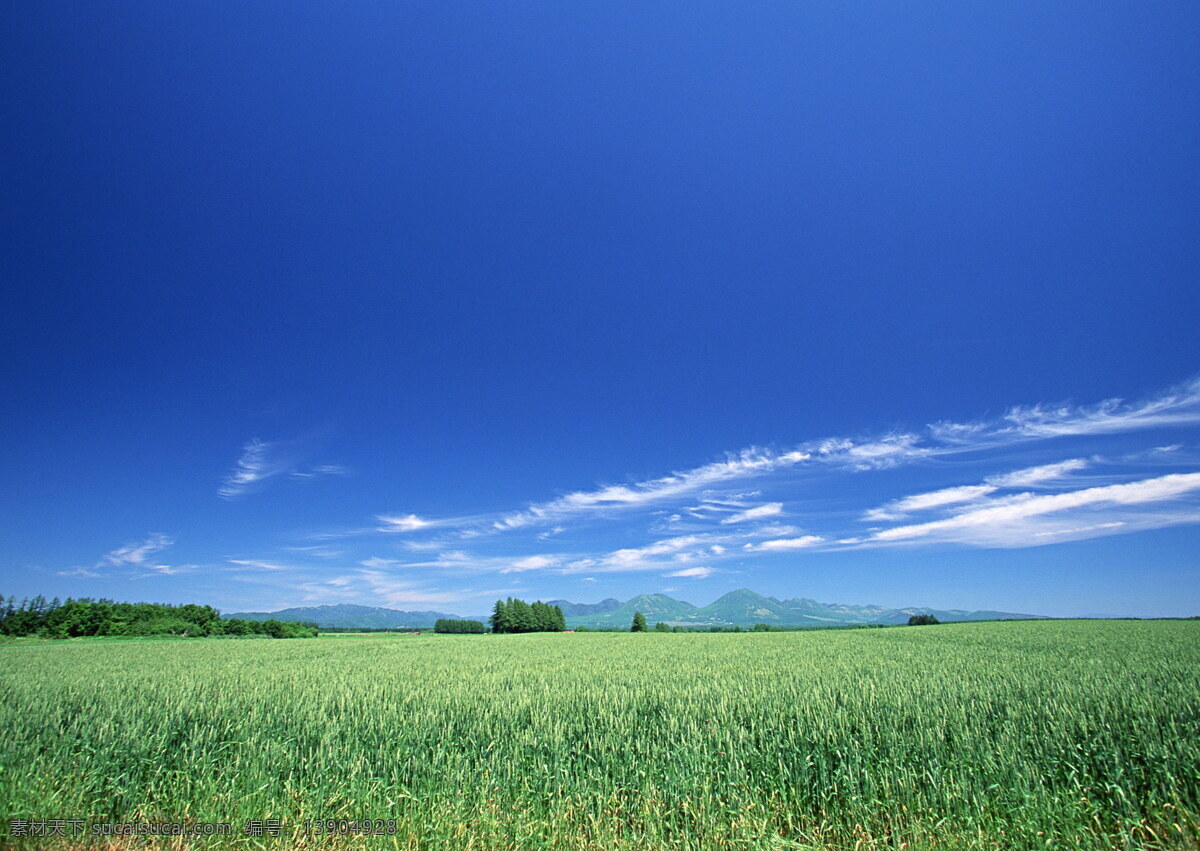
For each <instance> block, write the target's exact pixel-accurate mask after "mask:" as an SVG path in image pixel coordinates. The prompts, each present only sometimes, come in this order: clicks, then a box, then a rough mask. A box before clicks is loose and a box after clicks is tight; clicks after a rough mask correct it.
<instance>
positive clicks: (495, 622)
mask: <svg viewBox="0 0 1200 851" xmlns="http://www.w3.org/2000/svg"><path fill="white" fill-rule="evenodd" d="M509 600H510V601H511V600H512V598H511V597H510V598H509ZM488 622H489V623H490V624H491V626H492V632H495V633H501V632H508V626H509V618H508V604H507V603H505V602H504V601H503V600H497V601H496V605H494V606H492V616H491V617H490V618H488Z"/></svg>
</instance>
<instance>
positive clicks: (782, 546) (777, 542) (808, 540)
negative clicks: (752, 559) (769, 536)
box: [742, 535, 825, 553]
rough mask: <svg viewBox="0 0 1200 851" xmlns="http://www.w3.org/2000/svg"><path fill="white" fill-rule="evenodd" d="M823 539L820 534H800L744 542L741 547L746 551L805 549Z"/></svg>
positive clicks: (767, 551) (762, 551)
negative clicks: (796, 536)
mask: <svg viewBox="0 0 1200 851" xmlns="http://www.w3.org/2000/svg"><path fill="white" fill-rule="evenodd" d="M824 540H825V539H824V538H822V537H821V536H820V535H801V536H800V537H799V538H776V539H774V540H771V541H763V542H762V543H760V544H746V546H744V547H743V548H742V549H744V550H746V551H747V552H760V553H780V552H791V551H793V550H806V549H809V548H810V547H815V546H816V545H817V544H819V543H821V542H822V541H824Z"/></svg>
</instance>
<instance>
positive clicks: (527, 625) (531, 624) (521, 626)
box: [508, 599, 537, 632]
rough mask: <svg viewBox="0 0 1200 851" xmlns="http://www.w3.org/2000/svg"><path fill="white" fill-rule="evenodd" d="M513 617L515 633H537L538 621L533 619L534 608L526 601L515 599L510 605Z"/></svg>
mask: <svg viewBox="0 0 1200 851" xmlns="http://www.w3.org/2000/svg"><path fill="white" fill-rule="evenodd" d="M508 611H509V613H510V614H511V616H512V631H513V632H537V621H536V620H534V617H533V607H532V606H531V605H529V604H528V603H526V602H525V601H524V600H517V599H514V600H512V601H511V602H510V603H509V604H508Z"/></svg>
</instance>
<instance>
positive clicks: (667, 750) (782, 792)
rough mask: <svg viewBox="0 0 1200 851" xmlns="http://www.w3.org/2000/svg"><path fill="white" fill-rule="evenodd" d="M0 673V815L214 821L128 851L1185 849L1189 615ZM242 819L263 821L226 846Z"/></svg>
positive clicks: (412, 647)
mask: <svg viewBox="0 0 1200 851" xmlns="http://www.w3.org/2000/svg"><path fill="white" fill-rule="evenodd" d="M0 660H2V663H3V664H2V665H0V724H2V727H0V729H3V731H4V739H3V749H2V751H0V753H2V757H0V758H2V764H0V802H2V804H3V817H4V818H5V819H9V820H11V819H14V818H16V819H53V818H59V819H70V818H74V819H82V820H85V821H86V822H87V825H88V826H90V825H91V824H93V823H95V824H100V823H131V822H168V821H170V822H221V823H229V824H231V825H232V832H231V833H230V834H229V835H226V836H207V837H191V838H183V837H175V838H170V839H158V840H155V842H156V844H155V846H154V847H172V848H193V847H195V848H219V847H247V848H251V847H289V848H318V847H329V848H335V847H337V848H341V847H355V848H357V847H379V848H403V849H426V848H428V849H442V848H447V849H449V848H453V849H481V851H483V850H484V849H489V850H490V849H597V851H599V849H660V848H662V849H665V848H671V849H697V851H698V849H735V848H736V849H818V848H819V849H843V848H845V849H851V848H854V849H861V848H896V849H899V848H910V849H918V848H997V849H1023V848H1030V849H1032V848H1054V849H1097V848H1114V849H1123V848H1194V847H1197V846H1196V839H1197V837H1198V836H1200V822H1198V813H1200V622H1197V621H1160V622H1100V621H1066V622H1064V621H1059V622H1050V621H1047V622H1010V623H977V624H950V625H942V626H935V627H902V628H892V629H873V630H869V629H863V630H845V631H826V632H792V633H778V632H776V633H741V634H659V633H646V634H637V635H631V634H600V633H591V634H574V635H570V634H563V635H558V634H555V635H544V634H542V635H513V636H509V635H501V636H492V635H484V636H432V635H422V636H388V635H376V636H369V637H367V636H364V637H357V638H349V637H339V638H336V639H333V638H328V639H327V638H321V639H318V640H315V641H311V640H310V641H250V640H243V641H238V640H217V639H192V640H174V641H172V640H103V639H90V640H88V639H85V640H69V641H41V642H36V641H17V642H11V643H8V644H4V645H0ZM262 819H276V820H278V822H279V835H278V836H277V837H272V836H270V835H264V836H257V835H247V832H246V826H247V825H248V824H249V823H250V822H249V820H262ZM326 820H335V823H334V824H330V823H329V822H328V821H326ZM336 820H345V821H344V823H341V824H337V823H336ZM364 820H378V821H376V822H372V824H374V825H375V827H374V828H372V827H371V826H370V825H363V824H362V823H361V822H363V821H364ZM381 826H382V828H383V829H379V828H380V827H381ZM326 828H330V829H332V832H331V831H330V830H328V829H326ZM85 829H86V828H85ZM366 830H373V831H374V832H375V834H376V835H368V834H367V833H366V832H364V831H366ZM250 832H251V833H254V832H255V831H254V830H253V829H251V831H250ZM0 842H7V843H11V844H13V845H17V846H22V845H26V846H29V847H58V848H64V847H71V846H72V845H73V844H86V843H88V842H98V843H101V844H106V845H107V847H113V848H117V847H134V843H133V840H118V839H112V838H104V839H93V838H92V837H89V836H87V835H84V836H82V837H80V838H79V839H78V840H72V841H68V840H58V839H47V838H43V839H40V840H38V839H28V840H26V839H21V838H18V837H7V838H2V839H0ZM39 843H40V844H39Z"/></svg>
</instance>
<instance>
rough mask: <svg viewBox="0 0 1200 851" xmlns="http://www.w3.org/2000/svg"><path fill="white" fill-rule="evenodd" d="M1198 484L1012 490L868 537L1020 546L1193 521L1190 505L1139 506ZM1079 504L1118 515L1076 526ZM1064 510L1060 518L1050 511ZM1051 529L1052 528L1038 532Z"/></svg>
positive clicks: (1190, 479) (1192, 480)
mask: <svg viewBox="0 0 1200 851" xmlns="http://www.w3.org/2000/svg"><path fill="white" fill-rule="evenodd" d="M1196 490H1200V473H1173V474H1171V475H1166V476H1159V477H1157V478H1152V479H1145V480H1143V481H1139V482H1129V483H1125V484H1115V485H1104V486H1100V487H1094V488H1085V489H1083V490H1077V491H1071V492H1068V493H1057V494H1041V495H1035V494H1031V493H1024V494H1017V495H1015V496H1011V497H1004V498H1002V499H999V500H993V501H992V504H988V505H985V506H984V507H976V508H971V509H969V510H967V511H964V512H962V513H960V514H957V515H955V516H952V517H947V518H944V519H941V520H933V521H929V522H927V523H916V524H911V525H906V526H896V527H893V528H891V529H884V530H880V531H877V532H875V533H874V534H872V535H871V536H870V537H869V539H868V540H869V541H873V542H877V543H897V542H907V541H917V540H921V541H943V542H944V541H949V542H955V543H962V544H973V545H976V546H993V547H1023V546H1031V545H1033V544H1036V543H1039V542H1042V543H1044V542H1046V539H1047V538H1051V537H1064V536H1067V535H1078V534H1081V533H1084V532H1093V531H1097V530H1115V529H1122V530H1129V531H1133V530H1135V529H1146V528H1155V527H1158V526H1162V525H1175V524H1177V523H1194V522H1197V520H1198V519H1200V514H1197V513H1196V512H1194V511H1185V512H1177V511H1171V512H1166V513H1160V514H1154V513H1149V514H1144V513H1140V512H1139V511H1138V509H1139V508H1140V507H1143V506H1147V505H1152V504H1154V503H1161V502H1167V501H1171V500H1176V499H1179V498H1181V497H1184V496H1186V495H1188V494H1191V493H1193V492H1194V491H1196ZM1081 509H1088V510H1091V512H1092V513H1091V516H1092V517H1093V518H1096V514H1095V512H1096V511H1097V510H1104V511H1107V512H1108V514H1109V515H1111V514H1113V513H1114V511H1115V512H1116V513H1117V514H1119V515H1120V516H1103V517H1099V518H1096V519H1099V520H1100V521H1101V522H1099V523H1089V524H1085V525H1084V526H1078V525H1077V524H1078V519H1077V518H1078V514H1079V511H1080V510H1081ZM1062 514H1066V515H1067V518H1065V521H1066V522H1069V521H1070V518H1073V517H1074V518H1076V519H1075V522H1074V523H1071V524H1070V525H1065V521H1064V518H1054V517H1052V515H1062ZM1039 533H1052V534H1039Z"/></svg>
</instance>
